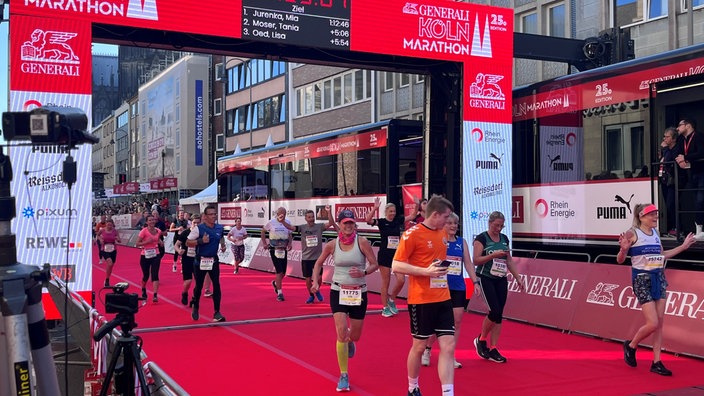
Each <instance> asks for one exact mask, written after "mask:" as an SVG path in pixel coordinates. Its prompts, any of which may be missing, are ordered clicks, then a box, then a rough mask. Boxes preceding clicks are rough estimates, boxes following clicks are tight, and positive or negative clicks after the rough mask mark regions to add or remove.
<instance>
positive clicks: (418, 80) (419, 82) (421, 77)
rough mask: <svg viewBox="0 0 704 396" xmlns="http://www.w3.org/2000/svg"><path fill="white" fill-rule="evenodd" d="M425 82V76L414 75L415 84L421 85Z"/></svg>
mask: <svg viewBox="0 0 704 396" xmlns="http://www.w3.org/2000/svg"><path fill="white" fill-rule="evenodd" d="M423 82H425V76H424V75H422V74H416V84H421V83H423Z"/></svg>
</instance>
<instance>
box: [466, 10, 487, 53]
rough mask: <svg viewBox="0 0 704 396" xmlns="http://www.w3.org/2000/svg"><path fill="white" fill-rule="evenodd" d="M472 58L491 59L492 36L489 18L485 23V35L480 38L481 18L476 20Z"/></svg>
mask: <svg viewBox="0 0 704 396" xmlns="http://www.w3.org/2000/svg"><path fill="white" fill-rule="evenodd" d="M471 54H472V56H481V57H483V58H491V57H492V54H491V36H490V35H489V16H488V15H487V17H486V20H485V21H484V35H483V37H482V38H480V34H479V16H478V15H477V17H476V18H475V19H474V34H473V35H472V52H471Z"/></svg>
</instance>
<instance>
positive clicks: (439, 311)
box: [392, 196, 455, 396]
mask: <svg viewBox="0 0 704 396" xmlns="http://www.w3.org/2000/svg"><path fill="white" fill-rule="evenodd" d="M452 211H453V206H452V203H451V202H450V201H448V200H447V199H445V198H443V197H440V196H433V197H432V198H430V201H428V204H427V206H426V211H425V219H424V220H423V222H422V223H420V224H416V225H414V226H413V227H411V228H410V229H408V230H406V232H404V234H403V236H402V237H401V240H400V242H399V246H398V249H397V250H396V255H394V261H393V264H392V269H393V271H394V272H396V273H399V274H406V275H408V281H409V282H408V313H409V317H410V322H411V336H412V337H413V345H412V346H411V350H410V351H409V352H408V360H407V363H406V364H407V368H408V395H409V396H420V394H421V393H420V388H419V387H418V376H419V374H420V365H421V364H420V363H421V356H423V351H424V350H425V345H426V341H427V340H428V338H429V337H430V336H431V335H433V334H435V335H436V336H437V339H438V343H439V344H440V357H439V359H438V375H439V377H440V383H441V384H442V395H443V396H453V395H454V361H455V337H454V335H455V324H454V316H453V312H452V301H451V300H450V290H449V288H448V287H447V271H448V267H449V264H450V263H449V262H448V261H446V260H445V258H446V255H447V233H446V232H445V230H444V229H443V227H444V226H445V223H446V222H447V219H448V218H449V217H450V214H451V213H452Z"/></svg>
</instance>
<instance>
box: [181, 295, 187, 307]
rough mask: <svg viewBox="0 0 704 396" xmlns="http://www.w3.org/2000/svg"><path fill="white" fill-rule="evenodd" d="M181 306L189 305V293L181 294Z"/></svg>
mask: <svg viewBox="0 0 704 396" xmlns="http://www.w3.org/2000/svg"><path fill="white" fill-rule="evenodd" d="M181 304H183V305H188V293H181Z"/></svg>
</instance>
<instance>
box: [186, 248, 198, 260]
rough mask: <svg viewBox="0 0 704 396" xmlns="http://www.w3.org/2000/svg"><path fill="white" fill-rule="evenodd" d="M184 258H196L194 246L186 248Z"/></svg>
mask: <svg viewBox="0 0 704 396" xmlns="http://www.w3.org/2000/svg"><path fill="white" fill-rule="evenodd" d="M186 256H188V257H195V256H196V248H195V246H190V247H188V248H186Z"/></svg>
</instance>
